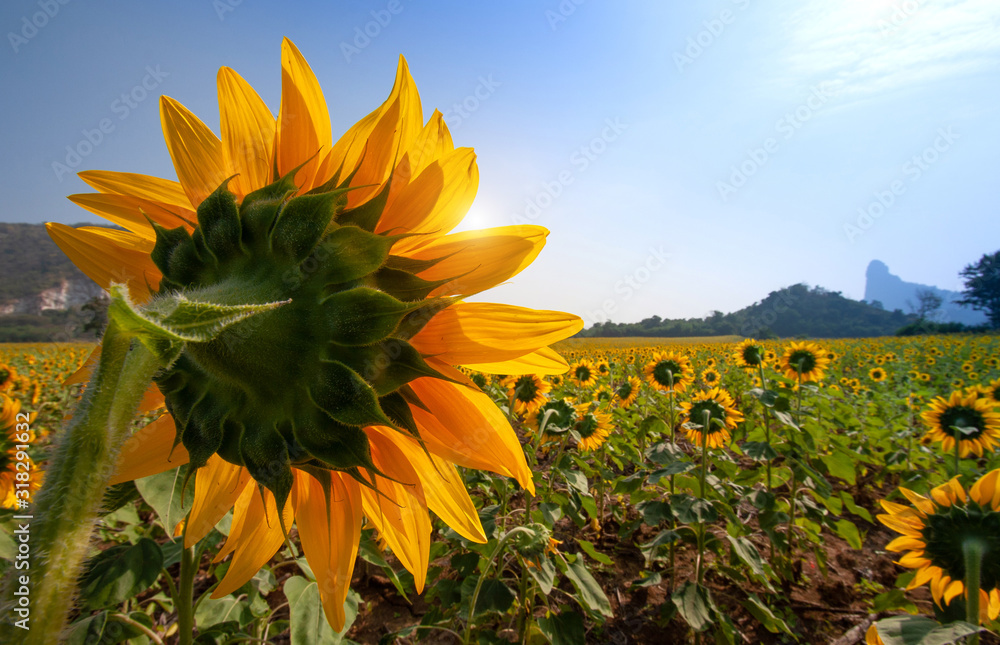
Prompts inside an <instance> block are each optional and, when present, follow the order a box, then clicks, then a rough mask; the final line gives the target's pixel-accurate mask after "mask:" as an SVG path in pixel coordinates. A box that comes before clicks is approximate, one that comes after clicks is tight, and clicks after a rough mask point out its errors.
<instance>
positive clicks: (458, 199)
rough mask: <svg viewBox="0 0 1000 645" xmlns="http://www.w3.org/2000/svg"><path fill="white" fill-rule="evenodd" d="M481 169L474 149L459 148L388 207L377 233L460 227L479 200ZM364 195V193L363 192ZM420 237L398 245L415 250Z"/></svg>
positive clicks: (441, 231) (440, 232)
mask: <svg viewBox="0 0 1000 645" xmlns="http://www.w3.org/2000/svg"><path fill="white" fill-rule="evenodd" d="M478 190H479V166H478V165H477V164H476V153H475V152H473V151H472V149H471V148H459V149H457V150H455V151H453V152H450V153H448V155H447V156H445V157H444V158H442V159H439V160H437V161H434V162H433V163H431V165H429V166H428V167H427V168H425V169H424V170H423V172H421V173H420V175H419V176H418V177H416V179H414V180H413V181H411V182H410V183H408V184H407V185H406V187H405V188H403V189H402V190H400V191H399V196H398V197H397V198H396V199H395V200H393V201H392V203H389V204H387V205H386V207H385V210H384V211H383V212H382V217H381V218H380V219H379V222H378V226H377V227H376V229H375V232H376V233H383V232H386V231H392V232H395V233H436V234H438V235H444V234H445V233H447V232H449V231H451V229H453V228H455V227H456V226H458V224H459V222H461V221H462V219H463V218H464V217H465V214H466V213H467V212H468V211H469V207H470V206H472V202H473V201H474V200H475V199H476V192H477V191H478ZM359 192H360V191H359ZM420 242H421V240H420V238H419V237H414V238H407V239H403V240H400V241H399V242H397V247H398V249H399V250H398V251H397V252H399V253H402V254H405V253H406V249H408V248H411V247H415V246H416V245H418V244H419V243H420Z"/></svg>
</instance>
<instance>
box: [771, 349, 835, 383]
mask: <svg viewBox="0 0 1000 645" xmlns="http://www.w3.org/2000/svg"><path fill="white" fill-rule="evenodd" d="M829 363H830V358H829V357H828V354H827V353H825V352H824V351H823V350H822V349H820V347H819V345H817V344H816V343H810V342H795V341H793V342H792V344H791V345H790V346H789V347H788V349H787V350H785V355H784V356H782V357H781V367H782V369H784V370H785V376H786V377H787V378H789V379H791V380H793V381H794V380H796V379H798V378H799V377H800V375H801V378H802V382H803V383H808V382H809V381H821V380H823V374H824V372H823V370H825V369H826V368H827V365H829Z"/></svg>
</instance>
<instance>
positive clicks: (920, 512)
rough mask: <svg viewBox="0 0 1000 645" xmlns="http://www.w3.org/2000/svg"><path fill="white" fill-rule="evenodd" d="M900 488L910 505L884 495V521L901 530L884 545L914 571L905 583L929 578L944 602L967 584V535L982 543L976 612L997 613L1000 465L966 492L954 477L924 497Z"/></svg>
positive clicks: (959, 593) (987, 615)
mask: <svg viewBox="0 0 1000 645" xmlns="http://www.w3.org/2000/svg"><path fill="white" fill-rule="evenodd" d="M899 491H900V492H901V493H902V494H903V495H904V496H905V497H906V499H907V500H909V501H910V503H911V504H912V506H907V505H904V504H897V503H895V502H890V501H888V500H882V508H884V509H885V510H886V514H882V515H879V516H878V519H879V521H880V522H882V524H884V525H886V526H887V527H889V528H890V529H892V530H893V531H896V532H897V533H901V534H902V535H901V536H900V537H898V538H896V539H895V540H893V541H891V542H889V544H888V545H887V546H886V549H887V550H889V551H892V552H894V553H901V554H902V557H900V559H899V564H900V566H903V567H906V568H907V569H913V570H914V571H915V575H914V577H913V580H911V581H910V584H909V585H907V587H906V588H907V589H915V588H917V587H919V586H921V585H923V584H929V585H930V589H931V595H932V596H933V597H934V602H935V603H937V605H938V606H939V607H942V608H943V607H945V606H946V605H948V604H949V603H950V602H951V601H952V599H954V598H955V597H957V596H962V597H964V598H967V597H968V592H967V590H966V588H965V583H964V582H963V580H965V574H966V566H965V557H964V549H965V545H966V542H967V541H970V540H971V541H977V542H978V543H980V545H981V546H982V547H983V553H984V555H983V557H982V564H981V570H980V589H979V618H980V622H985V621H986V620H987V618H989V619H991V620H995V619H996V618H997V616H998V615H1000V469H998V470H994V471H992V472H990V473H987V474H986V475H984V476H983V477H981V478H980V479H979V480H978V481H977V482H976V483H975V484H973V486H972V488H970V489H969V491H968V493H966V490H965V488H964V487H963V486H962V484H961V483H959V480H958V478H957V477H955V478H954V479H952V480H950V481H948V482H947V483H945V484H942V485H941V486H938V487H936V488H934V489H932V490H931V491H930V497H925V496H923V495H920V494H918V493H915V492H913V491H911V490H908V489H906V488H900V489H899Z"/></svg>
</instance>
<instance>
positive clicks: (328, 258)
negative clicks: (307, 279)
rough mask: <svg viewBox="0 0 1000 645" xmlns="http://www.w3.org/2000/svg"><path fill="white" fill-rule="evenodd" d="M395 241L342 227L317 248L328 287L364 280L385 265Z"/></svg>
mask: <svg viewBox="0 0 1000 645" xmlns="http://www.w3.org/2000/svg"><path fill="white" fill-rule="evenodd" d="M392 243H393V240H392V238H388V237H385V236H384V235H375V234H374V233H369V232H368V231H365V230H363V229H361V228H358V227H357V226H340V227H338V228H335V229H334V230H333V231H331V232H330V233H329V234H328V235H327V236H326V238H324V240H323V242H322V243H321V244H320V245H319V248H317V249H316V253H315V254H316V255H317V256H318V255H320V254H322V257H321V258H319V259H320V260H322V261H324V265H325V266H324V267H323V271H324V275H323V278H324V280H325V281H326V283H327V284H343V283H345V282H351V281H352V280H357V279H359V278H363V277H364V276H366V275H368V274H369V273H372V272H373V271H375V270H376V269H378V268H379V267H380V266H382V265H383V264H384V263H385V261H386V258H388V257H389V249H390V248H392Z"/></svg>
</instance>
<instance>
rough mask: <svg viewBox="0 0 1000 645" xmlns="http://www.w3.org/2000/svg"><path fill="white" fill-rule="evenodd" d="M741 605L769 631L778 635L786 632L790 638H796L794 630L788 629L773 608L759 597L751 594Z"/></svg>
mask: <svg viewBox="0 0 1000 645" xmlns="http://www.w3.org/2000/svg"><path fill="white" fill-rule="evenodd" d="M740 604H741V605H743V606H744V607H746V609H747V611H749V612H750V613H751V614H753V617H754V618H756V619H757V620H758V621H760V624H761V625H763V626H764V627H765V628H766V629H767V631H769V632H771V633H772V634H777V633H778V632H784V633H786V634H788V635H789V636H793V637H794V636H795V634H793V633H792V630H791V629H789V628H788V624H787V623H785V621H783V620H781V619H780V618H778V617H777V616H775V615H774V612H773V611H771V608H770V607H768V606H767V605H765V604H764V601H763V600H761V599H760V598H758V597H757V595H756V594H750V596H749V597H748V598H747V599H746V600H743V601H741V602H740Z"/></svg>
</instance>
